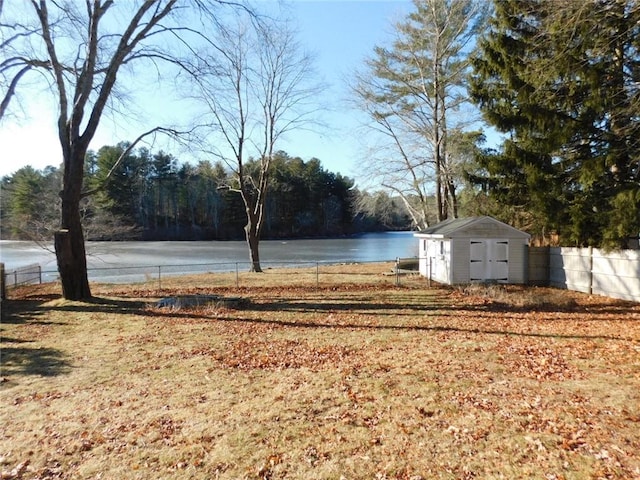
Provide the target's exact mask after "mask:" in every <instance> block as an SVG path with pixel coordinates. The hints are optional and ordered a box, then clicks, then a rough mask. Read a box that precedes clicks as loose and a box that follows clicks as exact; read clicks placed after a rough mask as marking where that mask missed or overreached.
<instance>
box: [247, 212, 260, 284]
mask: <svg viewBox="0 0 640 480" xmlns="http://www.w3.org/2000/svg"><path fill="white" fill-rule="evenodd" d="M244 231H245V233H246V238H247V244H248V245H249V255H250V257H251V267H250V269H249V271H250V272H262V267H261V266H260V249H259V248H258V247H259V244H260V232H259V231H258V224H257V222H256V220H255V219H254V218H253V214H251V213H249V212H247V225H246V226H245V227H244Z"/></svg>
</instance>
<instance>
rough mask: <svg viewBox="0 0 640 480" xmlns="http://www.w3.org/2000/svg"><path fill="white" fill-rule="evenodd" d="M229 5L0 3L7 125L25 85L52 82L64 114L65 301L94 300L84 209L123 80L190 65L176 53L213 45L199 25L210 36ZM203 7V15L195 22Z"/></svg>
mask: <svg viewBox="0 0 640 480" xmlns="http://www.w3.org/2000/svg"><path fill="white" fill-rule="evenodd" d="M227 3H228V2H224V1H222V0H220V1H216V2H208V3H205V2H187V1H181V0H145V1H141V2H121V3H120V4H118V6H116V2H114V1H113V0H86V1H85V2H83V3H80V2H57V1H53V0H52V1H47V0H31V1H30V2H20V3H19V4H16V3H14V4H12V5H4V4H2V3H0V46H1V53H0V55H1V56H0V95H1V96H0V98H1V103H0V119H2V118H4V117H6V116H7V115H8V113H9V107H10V106H11V104H12V103H15V102H14V100H15V99H16V96H17V95H18V92H19V91H20V87H21V85H23V86H24V88H25V92H28V91H29V87H31V88H33V85H34V83H40V84H42V82H44V85H45V86H47V87H48V88H50V90H51V92H52V94H53V97H54V98H55V103H56V104H57V108H58V118H57V131H58V137H59V140H60V146H61V148H62V159H63V183H62V191H61V192H60V197H61V201H62V204H61V218H60V229H59V230H58V231H57V232H56V234H55V249H56V257H57V262H58V270H59V273H60V279H61V282H62V294H63V296H64V297H65V298H67V299H83V298H89V297H91V291H90V288H89V283H88V277H87V262H86V252H85V245H84V234H83V231H82V226H81V215H80V210H79V206H80V202H81V199H82V198H83V195H84V192H83V191H82V186H83V175H84V160H85V155H86V153H87V149H88V147H89V144H90V142H91V140H92V139H93V137H94V135H95V133H96V130H97V128H98V125H99V123H100V121H101V118H102V117H103V114H104V112H105V109H107V108H108V106H109V102H110V101H112V100H114V99H115V96H114V94H115V92H116V90H115V88H116V83H117V79H118V77H119V76H126V74H127V73H128V72H130V71H131V70H130V69H132V68H133V67H134V66H135V65H138V64H141V63H145V62H146V63H148V64H150V65H151V66H152V67H153V68H155V69H158V71H160V69H161V66H160V64H161V63H162V62H169V63H170V64H172V65H177V66H184V64H183V62H182V61H181V59H180V55H177V54H176V53H175V52H174V51H172V50H173V47H175V46H176V45H181V46H183V47H184V48H185V49H188V47H189V42H188V40H187V39H188V38H190V37H191V38H194V37H195V38H198V39H199V40H203V39H205V38H206V37H204V36H203V35H199V34H198V30H197V28H196V27H194V24H195V22H196V21H202V22H205V23H207V24H208V28H209V29H210V28H211V26H212V25H213V26H215V24H216V18H215V16H214V14H215V12H214V10H213V9H214V7H215V6H216V5H219V4H227ZM196 6H197V7H198V8H200V12H199V15H190V14H189V12H190V11H192V10H193V9H194V8H195V7H196ZM25 7H28V8H25ZM204 8H206V11H204V10H203V9H204ZM203 31H204V30H203ZM125 67H127V68H125ZM129 78H131V77H129Z"/></svg>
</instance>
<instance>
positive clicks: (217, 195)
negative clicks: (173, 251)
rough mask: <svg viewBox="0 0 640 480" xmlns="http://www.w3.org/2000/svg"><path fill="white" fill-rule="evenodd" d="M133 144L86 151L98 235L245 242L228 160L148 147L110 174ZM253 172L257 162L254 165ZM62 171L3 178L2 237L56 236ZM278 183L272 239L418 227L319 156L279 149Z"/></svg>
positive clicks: (88, 203) (272, 194) (88, 207)
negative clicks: (366, 205) (188, 158)
mask: <svg viewBox="0 0 640 480" xmlns="http://www.w3.org/2000/svg"><path fill="white" fill-rule="evenodd" d="M126 147H127V144H126V143H120V144H118V145H116V146H105V147H102V148H101V149H100V150H98V151H97V152H90V153H89V154H88V155H87V160H86V174H85V178H86V180H85V191H87V192H92V194H91V195H87V196H85V198H84V199H83V201H82V215H83V222H84V227H85V229H86V232H87V238H88V239H89V240H137V239H139V240H212V239H217V240H237V239H242V238H244V231H243V228H244V226H245V224H246V214H245V211H244V204H243V202H242V199H241V198H240V196H239V195H238V194H237V193H236V192H234V191H232V190H233V188H232V187H235V185H234V184H233V182H234V181H235V180H234V178H233V175H232V174H231V173H230V171H229V169H228V168H225V165H224V164H223V163H221V162H217V163H211V162H209V161H200V162H198V163H197V164H195V165H193V164H189V163H180V162H179V161H178V159H177V158H176V157H174V156H173V155H171V154H168V153H165V152H162V151H160V152H157V153H153V152H151V151H149V150H148V149H146V148H139V149H137V150H133V151H132V152H131V153H130V154H128V155H126V156H125V157H124V158H123V159H122V161H121V162H120V163H119V164H118V165H117V166H116V168H115V169H114V170H113V172H111V174H109V172H110V171H111V170H112V168H113V166H114V165H115V164H116V161H117V159H118V158H119V157H120V155H121V154H122V153H123V152H124V151H125V149H126ZM254 168H256V169H257V168H258V165H257V164H256V162H251V161H250V162H249V163H248V164H247V170H248V171H249V172H251V171H252V169H254ZM61 176H62V172H61V169H58V168H55V167H48V168H46V169H44V170H41V171H40V170H35V169H33V168H32V167H24V168H21V169H20V170H18V171H16V172H15V173H14V174H12V175H9V176H6V177H4V178H3V179H2V205H1V219H2V224H1V228H2V238H4V239H9V238H19V239H43V238H45V239H46V238H51V235H52V234H53V232H54V231H55V230H56V228H58V222H59V208H60V205H59V204H60V200H59V197H58V192H59V190H60V184H61ZM248 181H250V180H248ZM269 188H270V190H269V196H268V199H267V204H266V216H265V222H264V238H296V237H314V236H326V237H331V236H340V235H348V234H352V233H358V232H370V231H379V230H407V229H409V228H410V227H411V223H410V220H409V219H408V216H407V215H406V213H405V212H404V210H403V208H402V206H401V205H400V204H398V203H397V202H395V201H393V200H392V199H391V198H389V197H388V196H387V195H386V194H378V195H377V198H376V200H377V203H378V204H379V210H380V212H379V213H378V214H376V213H375V211H373V212H372V211H369V212H365V211H364V210H363V208H362V206H361V202H360V201H359V199H361V198H362V197H363V194H362V193H361V192H359V191H358V190H357V189H356V188H355V187H354V181H353V180H352V179H351V178H349V177H346V176H343V175H341V174H340V173H333V172H329V171H327V170H325V169H324V168H323V167H322V165H321V162H320V160H318V159H316V158H313V159H310V160H308V161H304V160H302V159H300V158H298V157H290V156H289V155H288V154H287V153H285V152H278V154H277V155H276V156H275V158H274V160H273V170H272V173H271V177H270V186H269ZM364 196H365V197H366V196H367V195H366V194H364Z"/></svg>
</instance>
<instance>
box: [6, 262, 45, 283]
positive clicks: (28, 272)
mask: <svg viewBox="0 0 640 480" xmlns="http://www.w3.org/2000/svg"><path fill="white" fill-rule="evenodd" d="M3 280H4V288H6V287H19V286H20V285H27V284H30V283H42V267H41V266H40V265H38V264H37V263H34V264H31V265H25V266H24V267H19V268H16V269H14V270H7V271H5V272H4V275H3Z"/></svg>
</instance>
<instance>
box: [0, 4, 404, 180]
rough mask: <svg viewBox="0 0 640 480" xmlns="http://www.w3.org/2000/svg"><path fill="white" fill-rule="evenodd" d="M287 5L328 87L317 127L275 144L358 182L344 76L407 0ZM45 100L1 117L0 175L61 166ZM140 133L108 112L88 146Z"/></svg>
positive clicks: (168, 106)
mask: <svg viewBox="0 0 640 480" xmlns="http://www.w3.org/2000/svg"><path fill="white" fill-rule="evenodd" d="M264 1H270V0H264ZM258 5H259V3H258ZM289 6H290V8H291V12H292V15H293V17H294V19H295V20H296V21H297V23H298V28H299V35H300V36H299V40H300V42H301V44H302V45H303V47H304V48H305V49H307V50H309V51H310V52H312V53H313V54H314V55H315V68H316V71H317V73H318V79H319V80H320V81H322V82H323V83H324V84H326V85H327V88H326V89H325V90H324V91H323V93H322V98H321V99H320V101H321V103H322V104H323V105H325V106H326V107H327V108H326V109H323V111H322V112H321V113H320V118H319V120H320V121H321V122H322V124H323V125H324V127H322V128H320V127H318V128H314V129H313V131H308V130H304V131H292V132H289V133H287V135H286V137H285V138H283V139H282V141H281V143H280V144H279V145H277V148H278V149H279V150H284V151H286V152H287V153H288V154H289V155H291V156H298V157H301V158H302V159H303V160H309V159H311V158H313V157H315V158H318V159H320V161H321V163H322V166H323V167H324V168H325V169H326V170H328V171H331V172H334V173H341V174H342V175H345V176H349V177H351V178H354V179H356V180H357V177H358V164H359V163H360V162H361V161H362V160H363V155H364V152H363V142H362V138H361V132H360V131H358V127H359V125H361V124H362V121H363V120H364V119H363V116H362V114H361V113H360V112H358V111H356V110H354V109H352V108H351V107H349V105H348V102H347V98H348V96H349V91H348V79H349V77H350V76H351V75H353V73H354V71H355V70H356V69H358V68H360V67H361V66H362V65H363V61H364V59H365V58H366V57H367V56H369V55H371V53H372V52H373V48H374V46H376V45H384V44H386V43H387V42H388V40H389V39H390V37H391V34H392V23H393V22H396V21H399V20H401V19H402V18H403V17H404V16H406V14H407V13H409V12H410V11H411V6H412V5H411V2H410V1H405V0H395V1H374V0H350V1H347V0H325V1H305V0H294V1H292V2H290V3H289ZM130 94H132V95H134V94H135V92H130ZM148 95H151V102H152V103H154V104H155V105H156V107H157V108H158V109H159V110H160V111H161V113H160V115H162V114H164V115H166V116H167V117H171V113H172V111H174V110H175V108H178V107H177V105H176V104H173V103H172V102H171V101H165V100H166V98H164V97H163V95H161V94H157V96H158V97H160V98H153V92H151V93H148ZM49 103H50V102H49V101H48V99H47V98H46V95H44V94H42V93H41V94H40V95H34V97H33V98H32V99H31V101H29V102H24V104H23V105H22V111H19V112H17V117H16V118H13V117H12V118H11V119H10V121H7V120H8V119H5V120H4V121H3V123H2V124H0V176H4V175H7V174H11V173H13V172H15V171H16V170H18V169H19V168H21V167H23V166H25V165H31V166H33V167H34V168H37V169H41V168H44V167H46V166H47V165H54V166H59V165H60V163H61V154H60V146H59V143H58V139H57V134H56V130H55V110H54V108H53V106H52V105H50V104H49ZM154 115H155V114H154ZM142 131H144V129H143V128H141V129H135V128H134V129H131V128H129V127H127V124H126V122H124V123H123V122H122V119H115V118H111V117H110V116H109V115H107V116H105V117H104V118H103V120H102V122H101V126H100V128H99V130H98V133H97V134H96V137H95V138H94V141H93V142H92V144H91V148H92V149H94V150H97V149H99V148H100V147H101V146H103V145H115V144H116V143H118V142H120V141H132V140H134V139H135V138H136V137H137V136H138V135H139V134H140V133H141V132H142ZM154 147H157V146H151V148H152V150H153V151H155V150H156V148H154ZM165 150H166V151H168V152H169V153H172V154H173V155H174V156H176V157H177V158H178V159H179V160H186V161H195V160H197V159H198V158H199V157H197V158H196V157H194V158H190V156H189V155H188V154H184V153H181V152H179V151H172V150H171V148H170V147H169V148H166V147H165Z"/></svg>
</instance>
